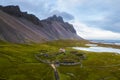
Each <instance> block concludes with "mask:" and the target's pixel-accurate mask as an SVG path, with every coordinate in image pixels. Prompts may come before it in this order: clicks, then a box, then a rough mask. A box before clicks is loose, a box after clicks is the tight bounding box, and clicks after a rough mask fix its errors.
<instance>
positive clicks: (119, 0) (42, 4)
mask: <svg viewBox="0 0 120 80" xmlns="http://www.w3.org/2000/svg"><path fill="white" fill-rule="evenodd" d="M0 5H19V6H20V8H21V10H22V11H27V12H29V13H32V14H35V15H36V16H37V17H39V18H40V19H44V18H47V17H48V16H51V15H53V14H56V15H60V16H62V17H63V18H64V20H65V21H68V22H70V23H72V24H73V25H74V27H75V29H76V30H77V33H78V34H79V35H80V36H82V37H83V38H85V39H115V40H116V39H120V0H0Z"/></svg>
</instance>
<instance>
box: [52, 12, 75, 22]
mask: <svg viewBox="0 0 120 80" xmlns="http://www.w3.org/2000/svg"><path fill="white" fill-rule="evenodd" d="M54 14H55V15H57V16H62V17H63V18H64V20H66V21H70V20H73V19H74V16H73V15H71V14H70V13H67V12H60V11H58V10H54V11H52V12H51V13H50V15H54Z"/></svg>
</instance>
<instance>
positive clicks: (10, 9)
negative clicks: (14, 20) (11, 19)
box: [0, 6, 40, 25]
mask: <svg viewBox="0 0 120 80" xmlns="http://www.w3.org/2000/svg"><path fill="white" fill-rule="evenodd" d="M0 9H1V10H2V11H4V12H6V13H8V14H10V15H12V16H16V17H23V18H25V19H27V20H29V21H31V22H33V23H34V24H36V25H39V23H40V20H39V19H38V18H37V17H36V16H35V15H33V14H28V13H27V12H21V10H20V8H19V6H5V7H3V6H0Z"/></svg>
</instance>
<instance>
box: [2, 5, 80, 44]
mask: <svg viewBox="0 0 120 80" xmlns="http://www.w3.org/2000/svg"><path fill="white" fill-rule="evenodd" d="M0 39H1V40H4V41H9V42H15V43H25V42H43V41H50V40H59V39H76V40H81V39H82V38H81V37H80V36H78V35H77V34H76V31H75V29H74V28H73V26H72V25H71V24H69V23H67V22H64V20H63V18H62V17H60V16H56V15H53V16H52V17H49V18H47V19H44V20H39V19H38V18H37V17H36V16H35V15H33V14H28V13H27V12H21V10H20V8H19V7H18V6H6V7H3V6H0Z"/></svg>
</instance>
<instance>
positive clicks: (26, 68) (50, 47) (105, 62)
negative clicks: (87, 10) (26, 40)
mask: <svg viewBox="0 0 120 80" xmlns="http://www.w3.org/2000/svg"><path fill="white" fill-rule="evenodd" d="M86 43H89V42H87V41H71V40H59V41H52V42H46V43H41V44H35V43H32V44H14V43H7V42H2V41H0V80H55V79H54V72H53V69H52V68H51V67H50V65H48V64H44V63H41V62H39V61H38V60H37V59H36V58H35V54H39V53H41V50H46V51H48V54H55V53H56V52H58V51H59V48H61V47H63V48H65V49H66V51H67V52H66V54H68V55H65V56H64V55H61V56H58V57H56V59H61V57H65V58H70V59H75V56H74V55H71V54H69V52H71V51H73V50H74V49H72V48H71V47H73V46H85V44H86ZM102 46H103V45H102ZM107 46H108V45H107ZM109 47H110V45H109ZM117 48H119V47H118V46H117ZM74 51H75V50H74ZM78 52H79V53H84V54H85V55H86V57H87V58H86V59H85V60H83V61H82V64H83V67H82V68H81V67H80V65H76V66H59V67H57V69H58V72H59V75H60V80H120V77H119V75H120V66H112V65H116V64H120V55H119V54H117V55H116V54H115V53H96V52H87V51H82V50H79V51H78ZM43 59H44V58H43Z"/></svg>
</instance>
